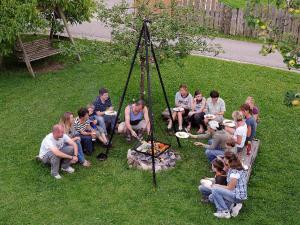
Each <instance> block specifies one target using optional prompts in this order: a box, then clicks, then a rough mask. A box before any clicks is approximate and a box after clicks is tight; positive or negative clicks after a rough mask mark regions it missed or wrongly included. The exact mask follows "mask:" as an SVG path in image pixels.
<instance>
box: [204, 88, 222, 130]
mask: <svg viewBox="0 0 300 225" xmlns="http://www.w3.org/2000/svg"><path fill="white" fill-rule="evenodd" d="M225 111H226V107H225V102H224V100H223V99H222V98H220V95H219V92H217V91H215V90H213V91H211V92H210V97H209V98H208V99H207V101H206V113H207V114H212V115H214V116H216V118H215V119H214V120H216V121H218V122H219V123H221V122H222V121H223V119H224V113H225ZM205 122H206V124H207V123H208V120H207V119H206V120H205Z"/></svg>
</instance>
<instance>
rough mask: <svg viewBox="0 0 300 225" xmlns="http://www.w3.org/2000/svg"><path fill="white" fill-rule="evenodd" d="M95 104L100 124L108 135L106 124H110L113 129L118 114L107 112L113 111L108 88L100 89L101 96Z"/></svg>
mask: <svg viewBox="0 0 300 225" xmlns="http://www.w3.org/2000/svg"><path fill="white" fill-rule="evenodd" d="M93 104H94V106H95V113H96V118H97V121H98V123H99V126H100V127H101V128H102V129H103V130H104V133H105V135H107V127H106V124H109V125H110V127H111V129H113V127H114V123H115V120H116V115H115V113H107V112H113V107H112V103H111V100H110V97H109V95H108V90H107V89H106V88H101V89H100V90H99V96H98V97H97V98H96V100H95V101H94V103H93Z"/></svg>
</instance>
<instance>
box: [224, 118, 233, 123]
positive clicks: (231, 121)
mask: <svg viewBox="0 0 300 225" xmlns="http://www.w3.org/2000/svg"><path fill="white" fill-rule="evenodd" d="M225 123H234V121H233V120H228V119H224V120H223V124H225Z"/></svg>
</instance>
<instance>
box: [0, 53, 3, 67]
mask: <svg viewBox="0 0 300 225" xmlns="http://www.w3.org/2000/svg"><path fill="white" fill-rule="evenodd" d="M2 69H4V60H3V56H2V55H0V70H2Z"/></svg>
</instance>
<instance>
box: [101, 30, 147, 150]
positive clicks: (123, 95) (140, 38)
mask: <svg viewBox="0 0 300 225" xmlns="http://www.w3.org/2000/svg"><path fill="white" fill-rule="evenodd" d="M144 30H145V26H144V25H143V27H142V29H141V32H140V36H139V39H138V42H137V45H136V48H135V52H134V55H133V57H132V61H131V65H130V70H129V73H128V77H127V80H126V84H125V87H124V90H123V94H122V97H121V101H120V104H119V109H118V113H117V116H116V119H115V123H114V127H113V129H112V131H111V135H110V138H109V142H108V146H107V147H106V152H105V154H106V155H108V153H109V148H110V147H109V146H110V145H111V141H112V139H113V137H114V134H115V129H116V126H117V121H118V119H119V116H120V113H121V109H122V105H123V102H124V99H125V95H126V91H127V88H128V84H129V81H130V77H131V74H132V71H133V67H134V63H135V59H136V56H137V53H138V50H139V48H140V45H141V40H142V37H143V35H144Z"/></svg>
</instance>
